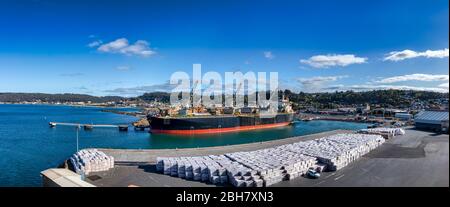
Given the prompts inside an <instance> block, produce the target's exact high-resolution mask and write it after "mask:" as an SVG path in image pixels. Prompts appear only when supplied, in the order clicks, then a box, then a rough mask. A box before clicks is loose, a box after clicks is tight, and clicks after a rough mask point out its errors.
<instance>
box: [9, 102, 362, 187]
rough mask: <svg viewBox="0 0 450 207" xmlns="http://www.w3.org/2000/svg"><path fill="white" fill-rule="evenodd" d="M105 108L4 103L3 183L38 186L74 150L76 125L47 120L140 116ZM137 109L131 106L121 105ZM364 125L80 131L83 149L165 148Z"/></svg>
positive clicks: (120, 120)
mask: <svg viewBox="0 0 450 207" xmlns="http://www.w3.org/2000/svg"><path fill="white" fill-rule="evenodd" d="M101 110H102V109H101V108H93V107H71V106H48V105H0V186H40V185H41V179H40V176H39V173H40V172H41V171H42V170H45V169H47V168H51V167H55V166H57V165H58V164H60V163H62V162H63V161H64V160H65V159H66V158H68V157H69V156H70V155H72V154H73V153H74V152H75V151H76V129H75V127H67V126H57V127H55V128H50V127H49V126H48V122H50V121H54V122H73V123H89V124H91V123H92V124H128V123H131V122H133V121H135V120H136V118H134V117H131V116H126V115H119V114H114V113H106V112H101ZM121 110H133V109H121ZM361 128H366V125H365V124H359V123H349V122H334V121H310V122H298V123H296V124H295V125H294V126H291V127H284V128H278V129H268V130H258V131H248V132H239V133H226V134H217V135H208V136H206V135H202V136H173V135H156V134H155V135H152V134H150V133H148V132H146V131H144V132H143V131H134V130H133V129H131V128H130V130H129V131H128V132H119V131H118V130H117V129H113V128H94V129H93V130H92V131H84V130H80V134H79V146H80V149H82V148H89V147H100V148H122V149H161V148H187V147H207V146H220V145H232V144H241V143H250V142H260V141H267V140H274V139H281V138H286V137H291V136H298V135H306V134H312V133H318V132H323V131H329V130H334V129H351V130H356V129H361Z"/></svg>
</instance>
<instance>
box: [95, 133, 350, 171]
mask: <svg viewBox="0 0 450 207" xmlns="http://www.w3.org/2000/svg"><path fill="white" fill-rule="evenodd" d="M351 132H352V131H349V130H333V131H328V132H322V133H317V134H310V135H305V136H297V137H291V138H285V139H278V140H272V141H266V142H255V143H248V144H238V145H227V146H217V147H201V148H181V149H139V150H132V149H98V150H100V151H103V152H104V153H106V154H107V155H110V156H113V157H114V160H115V161H116V162H144V163H150V164H155V163H156V158H157V157H180V156H205V155H220V154H226V153H232V152H244V151H254V150H259V149H265V148H269V147H275V146H280V145H284V144H292V143H295V142H300V141H306V140H312V139H318V138H322V137H325V136H329V135H333V134H339V133H351Z"/></svg>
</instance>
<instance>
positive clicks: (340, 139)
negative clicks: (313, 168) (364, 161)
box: [288, 134, 385, 171]
mask: <svg viewBox="0 0 450 207" xmlns="http://www.w3.org/2000/svg"><path fill="white" fill-rule="evenodd" d="M384 141H385V139H384V138H383V137H381V136H380V135H370V134H337V135H333V136H329V137H325V138H322V139H317V140H310V141H306V142H297V143H294V144H291V145H288V149H289V150H290V151H293V152H297V153H302V154H305V155H308V156H312V157H315V158H317V161H318V162H319V163H322V164H325V165H326V167H325V169H326V170H328V171H335V170H339V169H341V168H343V167H345V166H346V165H348V164H349V163H351V162H352V161H354V160H356V159H358V158H359V157H361V156H363V155H365V154H367V153H368V152H370V151H371V150H373V149H375V148H377V147H378V146H380V145H381V144H383V143H384Z"/></svg>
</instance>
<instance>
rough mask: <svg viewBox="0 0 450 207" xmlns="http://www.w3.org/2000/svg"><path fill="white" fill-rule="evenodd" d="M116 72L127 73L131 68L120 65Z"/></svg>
mask: <svg viewBox="0 0 450 207" xmlns="http://www.w3.org/2000/svg"><path fill="white" fill-rule="evenodd" d="M116 70H120V71H128V70H131V67H130V66H126V65H122V66H117V67H116Z"/></svg>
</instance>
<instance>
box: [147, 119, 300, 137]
mask: <svg viewBox="0 0 450 207" xmlns="http://www.w3.org/2000/svg"><path fill="white" fill-rule="evenodd" d="M290 124H291V122H283V123H275V124H262V125H253V126H237V127H227V128H213V129H189V130H183V129H151V131H150V132H151V133H154V134H175V135H193V134H216V133H230V132H240V131H250V130H258V129H270V128H277V127H286V126H288V125H290Z"/></svg>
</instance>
